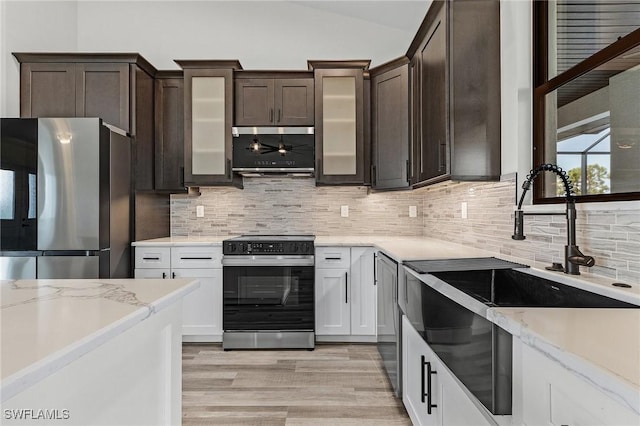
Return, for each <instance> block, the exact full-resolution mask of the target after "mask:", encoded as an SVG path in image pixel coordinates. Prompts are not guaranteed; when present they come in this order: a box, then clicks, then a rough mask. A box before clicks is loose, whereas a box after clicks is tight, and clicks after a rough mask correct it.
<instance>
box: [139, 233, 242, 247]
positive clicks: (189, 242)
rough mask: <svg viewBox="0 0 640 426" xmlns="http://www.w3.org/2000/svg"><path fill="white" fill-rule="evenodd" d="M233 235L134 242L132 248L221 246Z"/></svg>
mask: <svg viewBox="0 0 640 426" xmlns="http://www.w3.org/2000/svg"><path fill="white" fill-rule="evenodd" d="M233 237H234V236H233V235H224V236H217V237H163V238H153V239H151V240H141V241H134V242H132V243H131V245H132V246H134V247H144V246H147V247H158V246H167V247H171V246H221V245H222V242H223V241H224V240H228V239H230V238H233Z"/></svg>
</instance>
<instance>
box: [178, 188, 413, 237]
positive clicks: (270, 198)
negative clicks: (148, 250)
mask: <svg viewBox="0 0 640 426" xmlns="http://www.w3.org/2000/svg"><path fill="white" fill-rule="evenodd" d="M200 191H201V194H202V195H201V196H199V197H189V196H186V195H172V196H171V234H172V235H189V236H194V235H198V236H207V235H211V236H213V235H216V236H217V235H237V234H300V233H302V234H315V235H404V236H409V235H413V236H417V235H422V218H421V215H420V211H419V210H420V208H421V205H422V197H421V196H420V194H417V193H415V192H412V191H396V192H393V193H390V192H385V193H370V191H369V189H368V188H367V187H363V186H316V185H315V180H314V179H311V178H293V177H280V178H277V177H261V178H244V189H236V188H230V187H220V188H200ZM198 205H202V206H204V210H205V217H203V218H197V217H196V206H198ZM411 205H413V206H418V216H417V217H415V218H409V206H411ZM341 206H349V217H341V215H340V207H341Z"/></svg>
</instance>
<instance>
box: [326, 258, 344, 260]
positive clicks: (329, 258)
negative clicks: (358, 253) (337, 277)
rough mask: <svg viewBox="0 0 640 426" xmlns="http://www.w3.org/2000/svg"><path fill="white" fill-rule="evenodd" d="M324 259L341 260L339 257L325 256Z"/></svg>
mask: <svg viewBox="0 0 640 426" xmlns="http://www.w3.org/2000/svg"><path fill="white" fill-rule="evenodd" d="M324 260H342V258H341V257H325V258H324Z"/></svg>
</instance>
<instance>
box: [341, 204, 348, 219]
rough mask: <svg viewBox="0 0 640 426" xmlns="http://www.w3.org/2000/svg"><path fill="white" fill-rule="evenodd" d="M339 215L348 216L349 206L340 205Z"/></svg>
mask: <svg viewBox="0 0 640 426" xmlns="http://www.w3.org/2000/svg"><path fill="white" fill-rule="evenodd" d="M340 216H342V217H349V206H340Z"/></svg>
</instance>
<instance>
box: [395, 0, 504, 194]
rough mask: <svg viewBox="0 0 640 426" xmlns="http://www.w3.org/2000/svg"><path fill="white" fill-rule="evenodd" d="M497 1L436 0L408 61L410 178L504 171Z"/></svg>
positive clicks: (478, 177)
mask: <svg viewBox="0 0 640 426" xmlns="http://www.w3.org/2000/svg"><path fill="white" fill-rule="evenodd" d="M499 28H500V4H499V1H498V0H456V1H447V2H444V1H434V2H433V4H432V6H431V8H430V9H429V12H428V13H427V16H426V17H425V19H424V21H423V23H422V25H421V27H420V29H419V30H418V33H417V34H416V37H415V38H414V40H413V42H412V43H411V46H410V47H409V50H408V51H407V57H409V58H411V62H410V93H411V99H410V105H411V113H410V116H411V124H410V129H411V132H410V134H411V141H410V143H411V157H412V161H411V173H410V175H411V176H412V178H411V180H412V183H413V184H429V183H435V182H439V181H441V180H444V179H449V178H450V179H453V180H460V181H483V180H497V179H499V177H500V138H501V136H500V135H501V134H500V31H499Z"/></svg>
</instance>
